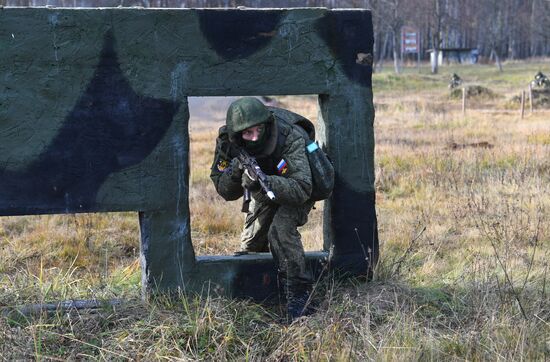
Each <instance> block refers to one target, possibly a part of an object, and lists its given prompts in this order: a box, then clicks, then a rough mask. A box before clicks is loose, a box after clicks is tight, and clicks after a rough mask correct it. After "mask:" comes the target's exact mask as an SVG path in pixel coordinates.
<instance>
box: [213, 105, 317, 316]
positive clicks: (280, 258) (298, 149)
mask: <svg viewBox="0 0 550 362" xmlns="http://www.w3.org/2000/svg"><path fill="white" fill-rule="evenodd" d="M270 109H271V110H270ZM270 109H268V108H267V107H266V106H265V105H264V104H263V103H262V102H261V101H260V100H258V99H256V98H252V97H245V98H241V99H238V100H236V101H235V102H233V103H232V104H231V105H230V106H229V109H228V110H227V118H226V125H225V126H223V127H221V128H220V130H219V135H218V138H217V139H216V151H215V156H214V163H213V164H212V171H211V174H210V178H211V179H212V181H213V183H214V185H215V187H216V191H217V192H218V193H219V194H220V195H221V196H222V197H223V198H224V199H225V200H228V201H230V200H237V199H238V198H240V197H241V196H242V195H243V192H244V190H245V189H247V190H249V191H250V192H251V195H252V199H251V202H250V205H249V209H248V212H247V214H246V219H245V223H244V230H243V232H242V235H241V242H242V243H241V250H242V252H243V253H247V252H267V251H271V253H272V254H273V258H274V260H275V262H276V263H277V264H278V272H279V274H278V281H279V285H280V291H282V292H283V293H285V294H286V299H287V312H288V316H289V318H291V319H295V318H298V317H300V316H302V315H307V314H309V313H311V312H312V310H311V309H310V308H308V299H309V295H310V292H311V286H312V277H311V276H310V274H309V273H308V271H307V270H306V263H305V255H304V248H303V245H302V241H301V236H300V233H299V232H298V229H297V228H298V227H299V226H302V225H304V224H305V223H306V222H307V219H308V214H309V212H310V210H311V208H312V207H313V204H314V202H313V201H312V200H311V192H312V176H311V169H310V165H309V161H308V159H307V155H306V147H305V146H306V144H305V141H304V138H303V136H302V135H301V134H300V133H299V132H298V130H297V129H296V127H297V126H293V125H292V124H291V123H288V122H284V121H282V120H281V117H280V115H284V116H285V117H288V116H289V115H291V116H292V115H293V116H296V117H301V116H299V115H297V114H295V113H292V112H289V111H286V110H283V109H279V108H270ZM239 149H244V150H246V151H247V153H248V154H250V155H251V156H253V157H254V158H255V159H256V160H257V162H258V164H259V166H260V167H261V169H262V171H263V172H264V173H265V174H267V183H268V188H269V190H270V192H269V193H267V194H266V191H265V190H264V189H263V188H262V187H260V183H259V182H258V180H257V179H254V177H251V175H249V174H248V172H243V170H242V165H241V164H240V162H239V159H238V158H237V155H238V150H239ZM264 186H265V185H264ZM271 190H272V194H274V195H275V198H274V200H271V199H270V197H268V196H270V195H269V194H270V193H271ZM281 289H282V290H281Z"/></svg>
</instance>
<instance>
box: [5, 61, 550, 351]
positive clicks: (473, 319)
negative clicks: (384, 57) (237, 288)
mask: <svg viewBox="0 0 550 362" xmlns="http://www.w3.org/2000/svg"><path fill="white" fill-rule="evenodd" d="M390 70H391V67H390V66H389V65H388V66H386V67H385V68H384V70H383V71H382V72H380V73H376V74H375V75H374V76H373V89H374V93H375V107H376V120H375V132H376V156H375V157H376V176H377V180H376V188H377V213H378V222H379V233H380V240H381V260H380V263H379V265H378V269H377V271H376V274H375V280H374V281H372V282H370V283H366V284H365V283H358V282H357V283H356V282H354V281H347V282H338V281H333V280H326V281H324V282H323V283H322V286H321V288H319V291H318V294H319V296H320V297H322V299H323V302H322V303H321V305H320V309H319V311H318V313H316V314H315V315H314V316H311V317H309V318H307V319H304V320H300V321H298V322H295V323H293V324H292V325H283V324H281V323H279V322H278V321H279V320H280V319H281V316H282V314H281V311H280V310H279V308H277V307H263V306H260V305H257V304H254V303H250V302H247V301H240V300H226V299H223V298H217V297H215V296H210V297H203V298H198V297H185V296H181V297H179V298H178V297H172V298H166V299H160V300H155V301H149V302H141V301H140V285H139V283H140V267H139V261H138V257H139V231H138V224H137V217H136V215H134V214H131V213H128V214H100V215H90V214H85V215H64V216H62V215H55V216H31V217H5V218H1V219H0V258H1V260H2V262H1V264H0V307H3V306H14V305H20V304H29V303H45V302H51V301H59V300H65V299H71V298H85V299H92V298H101V299H113V298H122V299H124V300H125V301H126V302H125V303H123V304H122V305H118V306H115V307H105V308H103V309H100V310H96V311H94V312H93V313H88V312H76V311H73V312H70V313H57V314H53V315H40V316H35V317H32V318H27V319H25V318H15V319H9V318H6V317H2V318H0V355H1V356H2V358H3V359H5V360H20V359H23V360H26V359H38V360H65V359H100V360H103V359H105V360H126V359H136V360H146V361H149V360H165V359H170V360H176V359H179V360H189V359H192V360H194V359H205V360H233V359H239V360H244V359H246V360H442V359H451V360H547V359H550V297H549V293H550V291H549V289H550V282H548V279H549V278H550V273H549V270H548V269H549V265H548V264H549V261H550V109H535V111H534V112H533V113H532V114H531V113H530V112H529V110H528V109H527V111H526V115H525V118H524V119H520V113H519V104H518V103H517V101H516V100H514V97H517V95H518V94H519V93H520V91H521V90H522V89H526V87H527V83H528V82H529V81H530V80H531V79H532V78H533V76H534V74H535V73H536V72H537V71H538V70H542V71H543V72H544V73H545V74H550V60H549V59H539V60H533V61H530V62H509V63H505V64H504V72H502V73H499V72H498V70H497V69H496V67H494V66H488V65H477V66H463V67H442V68H440V74H438V75H431V74H429V73H428V70H427V68H426V67H424V66H423V67H422V68H421V69H420V72H419V71H418V69H416V68H414V67H411V68H406V69H405V71H404V73H403V74H400V75H395V74H394V73H391V72H390ZM453 72H457V73H458V74H459V75H460V76H461V77H462V78H463V79H464V81H465V84H464V85H465V86H469V85H481V86H483V87H486V88H488V89H490V90H491V91H492V92H493V93H494V94H495V95H494V96H492V97H478V98H473V99H472V98H470V99H467V110H466V113H465V114H462V111H461V99H455V98H451V97H450V96H449V94H450V91H449V89H448V88H447V82H448V80H449V78H450V75H451V74H452V73H453ZM278 101H279V102H280V103H281V106H283V107H287V108H289V109H291V110H294V111H296V112H299V113H301V114H303V115H305V116H308V117H310V118H311V119H315V118H316V113H317V108H316V107H317V105H316V100H315V98H314V97H310V96H303V97H280V98H278ZM216 117H217V119H216V120H214V121H212V120H206V119H201V118H198V119H193V120H192V124H191V140H192V144H191V151H192V155H191V162H192V171H191V191H190V192H191V194H190V200H191V205H190V207H191V213H192V214H191V215H192V216H191V217H192V238H193V243H194V245H195V250H196V251H197V253H198V254H225V253H231V252H233V251H234V250H236V249H237V248H238V245H239V241H238V239H239V234H240V230H241V223H242V214H241V213H240V212H239V209H240V203H239V202H233V203H225V202H223V200H221V198H220V197H218V196H216V194H215V191H214V189H213V187H212V185H211V183H210V180H209V178H208V175H209V167H210V164H211V162H212V150H213V145H214V138H215V135H216V129H217V127H218V126H219V125H220V124H221V123H222V122H223V114H222V115H221V116H220V115H217V116H216ZM321 209H322V205H319V207H317V210H315V211H314V212H313V213H312V215H311V217H310V222H309V223H308V224H307V225H306V226H304V228H303V230H302V235H303V238H304V244H305V247H306V249H308V250H315V249H320V247H321V244H322V240H321V239H320V236H321V234H322V233H321V228H322V219H321V216H320V212H321Z"/></svg>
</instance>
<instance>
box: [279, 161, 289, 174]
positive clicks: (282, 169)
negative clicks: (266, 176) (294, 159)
mask: <svg viewBox="0 0 550 362" xmlns="http://www.w3.org/2000/svg"><path fill="white" fill-rule="evenodd" d="M287 171H288V164H287V163H286V161H285V160H284V159H281V161H279V163H278V164H277V172H278V173H279V175H284V174H285V173H286V172H287Z"/></svg>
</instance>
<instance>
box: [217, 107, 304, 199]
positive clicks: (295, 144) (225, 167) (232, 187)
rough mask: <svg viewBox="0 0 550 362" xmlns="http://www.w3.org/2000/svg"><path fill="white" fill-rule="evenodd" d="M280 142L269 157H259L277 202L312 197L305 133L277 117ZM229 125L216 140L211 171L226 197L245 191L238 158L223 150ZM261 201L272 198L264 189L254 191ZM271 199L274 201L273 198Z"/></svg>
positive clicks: (220, 191) (253, 195) (231, 197)
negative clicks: (303, 135) (303, 134)
mask: <svg viewBox="0 0 550 362" xmlns="http://www.w3.org/2000/svg"><path fill="white" fill-rule="evenodd" d="M275 120H276V122H277V138H278V140H280V141H281V142H278V144H277V146H276V148H275V151H273V152H272V153H271V155H268V156H266V157H258V158H257V162H258V164H259V165H260V167H261V169H262V171H263V172H264V173H265V174H266V175H268V181H269V183H270V185H271V189H272V190H273V193H274V194H275V200H274V201H273V202H275V203H276V204H279V205H301V204H303V203H305V202H306V201H308V199H309V197H310V195H311V188H312V180H311V169H310V166H309V161H308V159H307V155H306V150H305V141H304V139H303V137H302V135H301V134H300V133H299V132H298V131H297V130H296V129H294V128H293V126H290V125H288V124H286V123H284V122H279V121H277V117H275ZM227 142H229V141H228V138H227V133H226V132H225V128H224V127H222V128H220V133H219V136H218V139H217V140H216V144H217V147H216V152H215V155H214V162H213V164H212V169H211V172H210V178H211V179H212V182H213V183H214V186H215V187H216V191H217V192H218V194H220V195H221V196H222V197H223V198H224V199H225V200H228V201H230V200H237V199H238V198H239V197H241V196H242V195H243V188H242V186H241V172H240V171H239V170H234V169H233V168H235V167H237V165H238V161H237V160H236V159H232V158H231V155H228V154H227V153H226V152H224V151H223V147H220V145H221V144H224V143H227ZM252 197H253V198H254V199H255V200H256V201H258V202H268V201H269V199H268V198H267V196H266V195H265V194H264V193H263V192H262V191H258V192H255V193H253V194H252ZM269 202H270V201H269Z"/></svg>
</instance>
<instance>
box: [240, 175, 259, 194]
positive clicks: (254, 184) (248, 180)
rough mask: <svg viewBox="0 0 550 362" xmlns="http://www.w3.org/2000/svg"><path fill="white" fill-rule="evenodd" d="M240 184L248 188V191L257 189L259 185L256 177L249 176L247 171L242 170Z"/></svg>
mask: <svg viewBox="0 0 550 362" xmlns="http://www.w3.org/2000/svg"><path fill="white" fill-rule="evenodd" d="M241 186H242V187H243V188H245V189H248V190H249V191H250V192H256V191H259V190H260V187H261V186H260V183H259V182H258V179H256V178H254V177H252V176H250V175H249V174H248V172H247V171H245V172H243V175H242V177H241Z"/></svg>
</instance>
